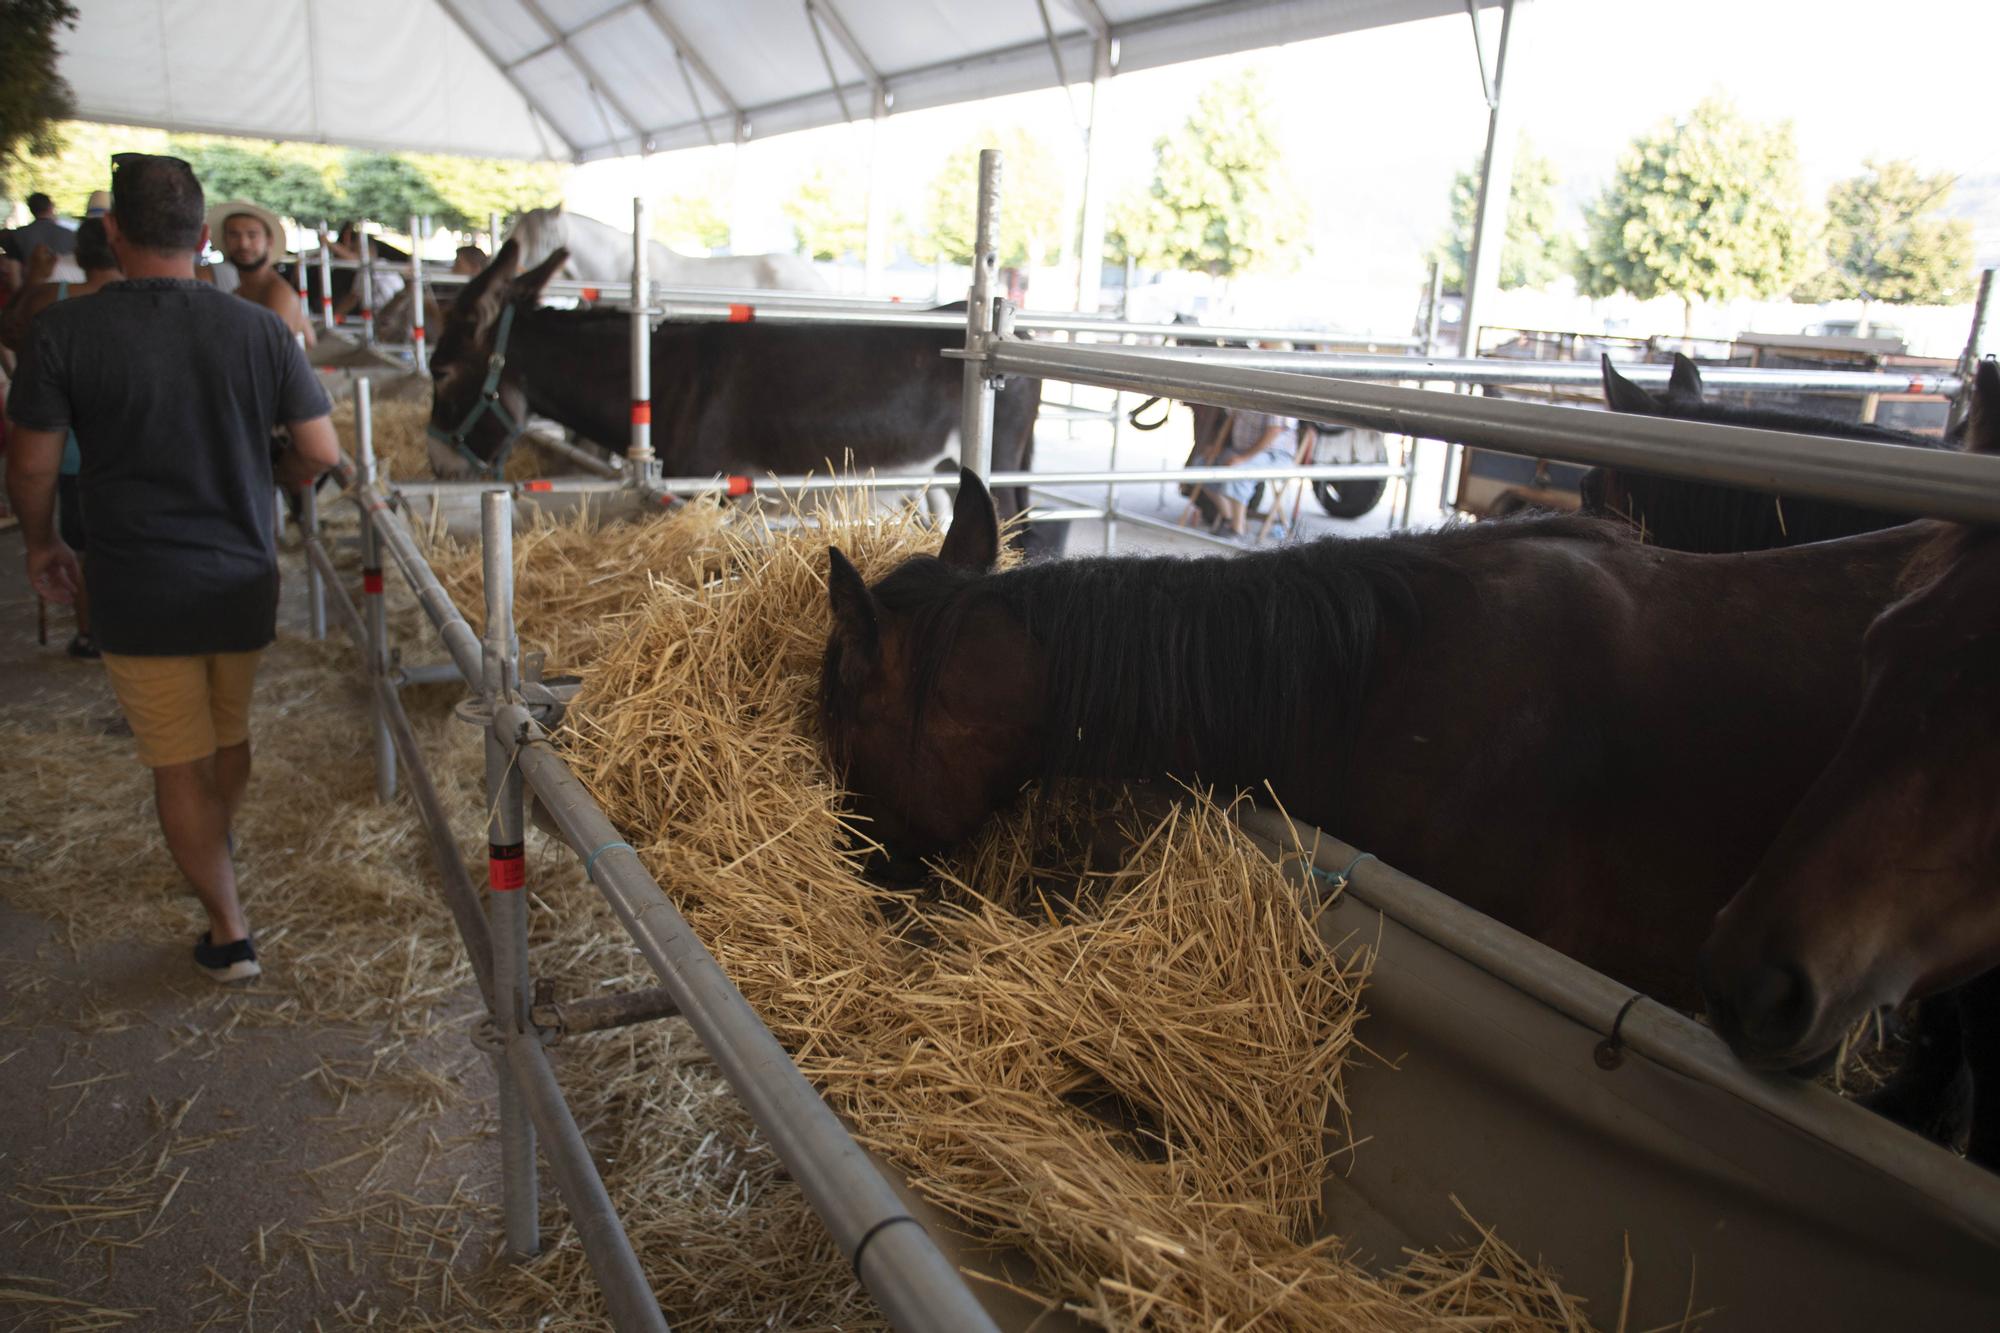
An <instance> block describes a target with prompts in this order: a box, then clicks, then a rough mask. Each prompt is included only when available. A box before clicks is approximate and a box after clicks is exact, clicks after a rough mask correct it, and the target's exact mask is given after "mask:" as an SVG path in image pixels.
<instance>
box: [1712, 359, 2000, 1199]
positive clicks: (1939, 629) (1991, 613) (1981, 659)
mask: <svg viewBox="0 0 2000 1333" xmlns="http://www.w3.org/2000/svg"><path fill="white" fill-rule="evenodd" d="M1974 384H1975V387H1974V393H1973V410H1972V413H1971V415H1970V417H1969V418H1968V429H1967V439H1968V448H1969V450H1970V451H1971V452H1973V453H1980V454H1988V455H1993V456H1996V457H2000V367H1996V366H1995V365H1994V363H1993V362H1991V361H1985V362H1981V363H1980V365H1979V369H1978V373H1977V375H1976V377H1975V381H1974ZM1919 526H1920V527H1921V528H1922V529H1924V530H1925V531H1926V532H1927V533H1928V534H1929V535H1928V539H1927V541H1926V542H1925V544H1924V545H1923V546H1922V547H1921V548H1920V549H1919V550H1918V551H1917V552H1916V555H1915V558H1914V559H1913V560H1912V561H1911V562H1910V565H1909V570H1908V574H1907V577H1906V580H1905V586H1906V588H1907V590H1908V592H1907V595H1906V596H1905V597H1904V598H1903V599H1902V600H1901V601H1899V602H1897V603H1896V604H1895V605H1893V606H1891V607H1890V608H1889V609H1888V610H1886V611H1885V612H1884V613H1883V614H1882V616H1881V617H1880V618H1879V619H1878V620H1877V621H1876V622H1875V623H1874V625H1872V626H1871V627H1870V628H1869V630H1868V634H1867V641H1866V652H1865V660H1866V668H1867V677H1866V694H1865V697H1864V699H1863V701H1862V704H1861V707H1860V710H1859V712H1858V714H1857V715H1856V716H1855V717H1854V718H1853V720H1852V725H1851V726H1850V727H1849V728H1848V730H1847V734H1846V737H1845V739H1843V740H1842V741H1841V742H1840V747H1839V750H1838V752H1837V753H1836V754H1835V755H1834V757H1833V759H1832V761H1831V762H1830V763H1829V764H1828V765H1827V766H1826V768H1825V770H1824V771H1823V772H1822V773H1821V774H1820V775H1819V778H1818V780H1817V781H1816V782H1815V783H1814V784H1813V786H1812V788H1811V790H1810V791H1809V792H1808V793H1807V794H1806V796H1805V799H1804V800H1803V801H1802V802H1801V803H1800V804H1799V806H1798V808H1797V809H1796V810H1795V811H1794V812H1793V814H1792V817H1791V818H1790V820H1788V821H1787V822H1786V824H1785V826H1784V828H1783V829H1782V831H1781V832H1780V833H1779V834H1778V836H1777V838H1776V840H1775V841H1774V842H1773V843H1772V845H1771V847H1770V849H1769V850H1768V851H1767V852H1766V854H1765V856H1764V857H1763V859H1762V861H1761V862H1760V863H1759V864H1758V865H1757V867H1756V869H1755V871H1754V873H1753V874H1752V875H1750V876H1749V877H1748V882H1747V883H1746V884H1745V885H1744V886H1743V889H1742V891H1741V892H1740V893H1738V894H1737V895H1736V896H1735V898H1734V899H1733V900H1731V902H1730V903H1729V905H1728V906H1727V907H1726V908H1725V909H1724V910H1723V911H1722V913H1721V915H1720V916H1719V917H1718V918H1717V921H1716V926H1715V932H1714V934H1713V935H1712V936H1711V937H1710V939H1709V941H1708V943H1707V945H1706V947H1705V948H1704V949H1703V951H1702V955H1701V985H1702V990H1703V992H1704V994H1705V995H1706V997H1707V1001H1708V1009H1709V1013H1710V1015H1711V1016H1712V1018H1713V1019H1714V1022H1715V1027H1716V1030H1717V1031H1718V1032H1720V1033H1721V1034H1722V1035H1723V1037H1724V1038H1725V1039H1727V1040H1728V1042H1729V1044H1730V1045H1731V1046H1732V1047H1734V1048H1735V1050H1736V1052H1737V1053H1738V1054H1739V1055H1740V1056H1742V1057H1743V1058H1744V1059H1745V1060H1746V1061H1748V1062H1749V1063H1751V1064H1754V1065H1758V1066H1760V1067H1765V1068H1790V1067H1793V1066H1797V1065H1799V1064H1801V1063H1804V1062H1807V1061H1810V1060H1812V1059H1815V1058H1817V1057H1820V1056H1823V1055H1824V1054H1825V1053H1826V1052H1827V1051H1829V1050H1831V1049H1833V1048H1834V1047H1835V1046H1837V1045H1838V1043H1839V1042H1840V1040H1841V1038H1842V1037H1843V1036H1844V1035H1845V1033H1846V1032H1847V1031H1848V1030H1849V1029H1850V1028H1851V1027H1852V1026H1853V1025H1854V1023H1855V1022H1856V1020H1858V1019H1860V1018H1862V1017H1863V1016H1865V1015H1867V1014H1868V1013H1870V1012H1873V1011H1879V1010H1881V1009H1884V1008H1890V1007H1893V1006H1896V1005H1900V1004H1901V1003H1903V1002H1904V1001H1905V1000H1907V999H1910V998H1913V997H1919V996H1925V995H1938V994H1939V993H1941V992H1944V991H1945V990H1947V988H1950V987H1954V986H1960V985H1962V987H1963V988H1962V990H1961V991H1960V992H1959V995H1960V999H1961V1001H1962V1007H1963V1009H1964V1011H1965V1016H1966V1020H1967V1022H1966V1033H1967V1038H1966V1056H1967V1058H1968V1061H1969V1065H1970V1073H1971V1078H1972V1081H1973V1088H1972V1096H1973V1105H1974V1109H1975V1115H1974V1119H1973V1125H1972V1139H1971V1143H1970V1145H1969V1155H1970V1156H1971V1157H1972V1158H1973V1159H1974V1160H1975V1161H1980V1162H1982V1163H1985V1164H1987V1165H1994V1164H1996V1163H2000V1115H1996V1114H1995V1113H1994V1112H1993V1111H1992V1109H1991V1108H1992V1107H1993V1106H1994V1104H1995V1102H1996V1101H2000V973H1996V972H1995V971H1994V969H1995V968H1996V967H2000V529H1996V528H1992V527H1980V526H1974V525H1966V524H1957V523H1926V524H1922V525H1919Z"/></svg>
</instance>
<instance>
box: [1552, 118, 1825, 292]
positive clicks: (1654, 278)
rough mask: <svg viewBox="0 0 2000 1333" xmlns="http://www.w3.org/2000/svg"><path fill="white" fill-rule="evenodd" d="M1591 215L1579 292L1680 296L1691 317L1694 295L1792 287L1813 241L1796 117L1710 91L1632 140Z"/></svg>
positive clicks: (1582, 261)
mask: <svg viewBox="0 0 2000 1333" xmlns="http://www.w3.org/2000/svg"><path fill="white" fill-rule="evenodd" d="M1587 221H1588V229H1589V240H1588V242H1587V244H1586V246H1585V248H1584V251H1583V253H1582V256H1581V258H1580V260H1579V262H1578V267H1577V283H1578V286H1579V287H1581V289H1582V290H1583V292H1584V293H1585V294H1586V295H1589V296H1608V295H1610V294H1611V293H1613V292H1621V291H1622V292H1629V293H1631V294H1632V295H1633V296H1636V297H1638V298H1640V299H1641V300H1649V299H1651V298H1653V297H1655V296H1676V297H1679V298H1680V300H1681V302H1682V305H1683V306H1684V307H1685V309H1686V310H1687V315H1688V322H1689V324H1690V325H1692V323H1693V317H1694V303H1695V302H1696V301H1729V300H1735V299H1737V298H1739V297H1765V296H1770V295H1772V294H1774V293H1777V292H1781V291H1786V290H1789V289H1790V288H1791V287H1792V285H1793V284H1794V283H1795V282H1796V281H1797V280H1798V277H1799V273H1800V270H1801V268H1802V267H1803V264H1804V260H1805V258H1806V252H1807V248H1808V244H1809V240H1810V224H1809V220H1808V217H1807V214H1806V210H1805V204H1804V199H1803V195H1802V192H1801V189H1800V185H1799V157H1798V149H1797V147H1796V146H1795V145H1794V144H1793V142H1792V128H1791V125H1790V123H1789V122H1787V123H1782V124H1778V125H1768V126H1767V125H1760V124H1758V123H1756V122H1754V121H1750V120H1747V119H1745V118H1744V117H1743V116H1742V115H1740V114H1739V113H1738V112H1737V110H1736V108H1735V106H1734V105H1733V104H1732V103H1731V102H1730V101H1729V100H1728V99H1727V98H1723V97H1719V96H1718V97H1710V98H1707V99H1705V100H1704V101H1702V103H1701V104H1700V105H1699V106H1697V107H1695V109H1694V111H1693V112H1692V113H1690V114H1689V115H1687V116H1686V117H1683V118H1681V119H1678V120H1670V121H1665V122H1662V123H1661V124H1660V125H1659V126H1657V127H1656V128H1654V129H1653V130H1651V131H1649V132H1647V133H1645V134H1642V135H1640V136H1639V137H1638V138H1637V139H1635V140H1634V141H1633V142H1632V144H1631V146H1630V147H1629V148H1627V149H1626V150H1625V152H1624V153H1623V154H1622V155H1621V156H1620V157H1619V159H1618V167H1617V170H1616V172H1615V173H1614V174H1613V176H1612V179H1611V182H1610V184H1608V185H1607V186H1606V187H1605V190H1604V193H1603V195H1602V196H1601V197H1600V198H1599V199H1598V200H1597V202H1596V203H1595V204H1594V205H1592V207H1591V208H1590V210H1589V213H1588V218H1587Z"/></svg>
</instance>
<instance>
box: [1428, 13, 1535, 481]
mask: <svg viewBox="0 0 2000 1333" xmlns="http://www.w3.org/2000/svg"><path fill="white" fill-rule="evenodd" d="M1530 3H1531V0H1502V8H1501V10H1500V48H1499V50H1498V51H1497V52H1496V53H1495V54H1494V57H1493V83H1492V86H1491V87H1490V88H1488V89H1487V92H1486V107H1487V115H1486V156H1485V158H1484V159H1483V160H1482V161H1481V163H1480V167H1479V207H1478V210H1477V211H1476V212H1475V213H1474V215H1473V216H1474V219H1475V220H1474V222H1473V225H1472V247H1471V249H1469V250H1468V251H1467V252H1466V262H1465V306H1464V313H1463V314H1461V315H1460V316H1459V323H1458V354H1459V355H1460V356H1478V355H1479V319H1480V316H1481V315H1482V314H1483V313H1484V311H1483V307H1484V306H1485V305H1486V304H1487V299H1488V298H1489V297H1492V296H1497V295H1498V294H1499V291H1500V252H1501V250H1502V249H1503V248H1505V246H1506V244H1507V201H1508V199H1509V198H1510V197H1511V196H1512V194H1513V187H1514V117H1513V115H1512V110H1511V108H1510V107H1508V105H1507V100H1506V95H1505V90H1506V80H1507V57H1508V55H1509V53H1510V52H1511V51H1512V50H1513V46H1514V41H1515V39H1516V38H1518V37H1519V36H1520V28H1521V15H1522V13H1523V12H1524V11H1525V10H1526V9H1527V8H1528V6H1529V4H1530ZM1471 12H1472V22H1473V29H1472V35H1473V40H1474V41H1475V42H1477V40H1478V38H1479V27H1478V24H1479V11H1478V10H1477V9H1476V8H1475V9H1473V10H1472V11H1471ZM1458 457H1459V446H1458V445H1455V444H1451V445H1447V446H1445V458H1444V486H1443V490H1442V491H1441V493H1440V495H1439V497H1438V499H1439V503H1440V504H1442V505H1444V506H1446V507H1447V508H1448V507H1449V506H1450V504H1451V500H1452V492H1453V489H1454V487H1453V483H1454V482H1455V481H1456V479H1457V472H1458Z"/></svg>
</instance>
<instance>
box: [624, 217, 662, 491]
mask: <svg viewBox="0 0 2000 1333" xmlns="http://www.w3.org/2000/svg"><path fill="white" fill-rule="evenodd" d="M646 260H647V254H646V200H645V196H643V195H634V196H633V197H632V438H631V442H630V443H629V444H627V445H626V446H625V473H626V476H627V477H629V478H630V479H631V481H632V483H633V484H634V485H635V486H643V485H645V484H646V483H648V482H651V481H655V480H657V479H658V477H659V474H660V465H659V460H657V459H656V458H654V457H653V283H652V279H651V277H650V276H649V275H648V273H647V271H646Z"/></svg>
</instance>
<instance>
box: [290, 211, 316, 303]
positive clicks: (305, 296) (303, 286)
mask: <svg viewBox="0 0 2000 1333" xmlns="http://www.w3.org/2000/svg"><path fill="white" fill-rule="evenodd" d="M305 239H306V229H305V224H303V223H301V224H300V225H299V244H298V245H297V246H296V247H295V248H294V249H293V251H292V276H293V277H294V278H296V279H297V280H298V284H299V317H300V318H301V319H303V320H305V321H307V322H308V323H310V322H311V321H312V300H311V290H312V289H311V284H310V283H308V282H307V281H306V247H305Z"/></svg>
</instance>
